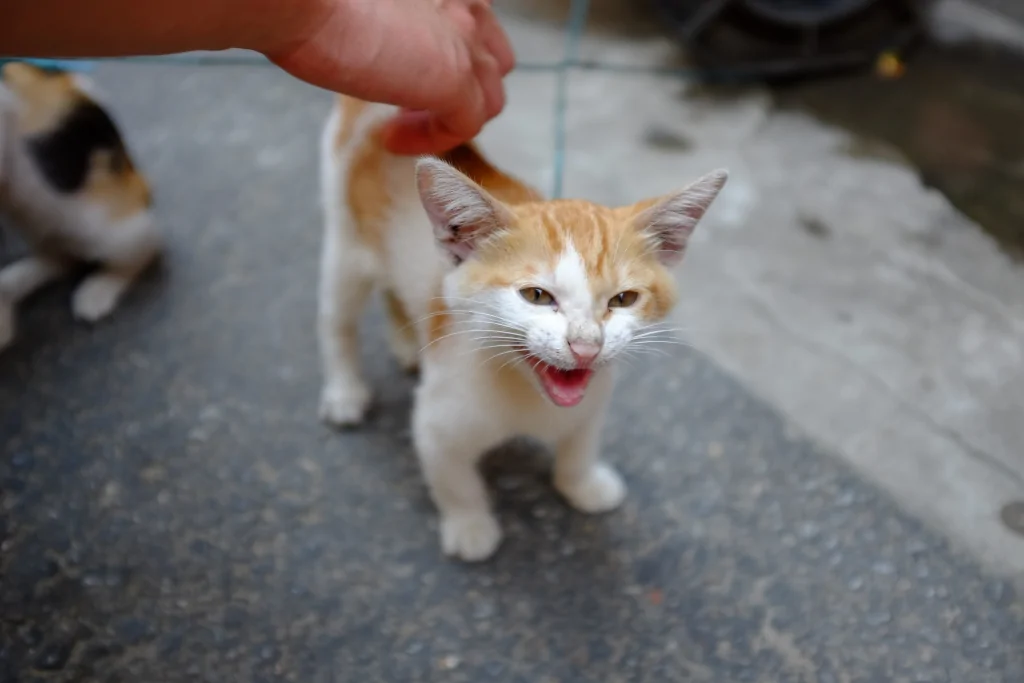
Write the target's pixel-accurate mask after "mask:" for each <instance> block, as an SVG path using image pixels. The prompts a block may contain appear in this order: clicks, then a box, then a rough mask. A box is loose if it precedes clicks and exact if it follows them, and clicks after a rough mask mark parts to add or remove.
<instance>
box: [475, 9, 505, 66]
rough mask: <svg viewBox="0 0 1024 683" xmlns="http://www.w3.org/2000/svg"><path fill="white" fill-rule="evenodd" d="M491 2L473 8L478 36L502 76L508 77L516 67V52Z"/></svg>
mask: <svg viewBox="0 0 1024 683" xmlns="http://www.w3.org/2000/svg"><path fill="white" fill-rule="evenodd" d="M490 4H491V3H490V2H489V1H486V0H485V1H483V2H480V3H479V4H477V5H475V6H474V8H473V10H472V11H473V18H474V19H475V21H476V28H477V34H478V36H479V39H480V43H481V44H482V45H483V47H484V49H486V50H487V51H488V52H489V53H490V54H491V55H492V56H493V57H494V59H495V60H497V63H498V71H499V73H500V74H501V75H502V76H505V75H507V74H508V73H509V72H510V71H512V69H513V68H514V67H515V65H516V57H515V52H514V51H513V49H512V43H511V42H510V41H509V39H508V35H507V34H506V33H505V30H504V29H503V28H502V27H501V23H500V22H499V21H498V18H497V17H496V16H495V15H494V12H493V11H492V10H491V7H490Z"/></svg>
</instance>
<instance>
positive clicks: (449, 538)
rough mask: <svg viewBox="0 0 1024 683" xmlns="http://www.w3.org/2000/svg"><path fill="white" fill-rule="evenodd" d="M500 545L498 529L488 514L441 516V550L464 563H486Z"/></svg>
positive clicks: (471, 513) (496, 521)
mask: <svg viewBox="0 0 1024 683" xmlns="http://www.w3.org/2000/svg"><path fill="white" fill-rule="evenodd" d="M500 544H501V527H500V526H498V520H496V519H495V518H494V515H492V514H491V513H490V512H461V513H457V514H450V515H443V516H442V517H441V548H442V550H444V554H445V555H453V556H455V557H458V558H459V559H461V560H465V561H466V562H480V561H482V560H486V559H487V558H489V557H490V556H491V555H493V554H494V551H495V550H497V549H498V545H500Z"/></svg>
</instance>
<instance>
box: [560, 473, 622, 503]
mask: <svg viewBox="0 0 1024 683" xmlns="http://www.w3.org/2000/svg"><path fill="white" fill-rule="evenodd" d="M555 488H557V489H558V490H559V492H560V493H561V494H562V495H563V496H565V497H566V499H567V500H568V501H569V503H570V504H571V505H572V506H573V507H574V508H576V509H577V510H579V511H580V512H587V513H590V514H596V513H598V512H608V511H609V510H614V509H615V508H617V507H619V505H621V504H622V501H624V500H625V499H626V483H625V482H624V481H622V477H621V476H619V473H618V472H616V471H615V469H614V468H613V467H612V466H611V465H606V464H605V463H597V464H596V465H594V466H593V467H591V468H590V470H589V471H588V472H587V474H586V475H585V476H583V477H580V478H579V479H577V480H575V481H572V482H565V481H558V480H556V481H555Z"/></svg>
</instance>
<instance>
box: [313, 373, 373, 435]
mask: <svg viewBox="0 0 1024 683" xmlns="http://www.w3.org/2000/svg"><path fill="white" fill-rule="evenodd" d="M369 407H370V390H369V389H367V388H366V385H365V384H363V383H362V382H347V383H345V384H341V383H338V384H329V385H327V386H325V387H324V390H323V393H322V394H321V395H320V419H321V420H323V421H324V422H326V423H327V424H329V425H333V426H335V427H354V426H356V425H358V424H359V423H361V422H362V421H363V418H364V417H366V410H367V409H368V408H369Z"/></svg>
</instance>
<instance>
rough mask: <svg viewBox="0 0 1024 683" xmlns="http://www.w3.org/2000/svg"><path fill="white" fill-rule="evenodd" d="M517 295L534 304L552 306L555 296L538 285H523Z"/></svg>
mask: <svg viewBox="0 0 1024 683" xmlns="http://www.w3.org/2000/svg"><path fill="white" fill-rule="evenodd" d="M519 296H521V297H523V298H524V299H526V300H527V301H529V302H530V303H531V304H534V305H536V306H552V305H554V303H555V297H553V296H551V294H550V293H548V292H545V291H544V290H543V289H541V288H540V287H523V288H522V289H520V290H519Z"/></svg>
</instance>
